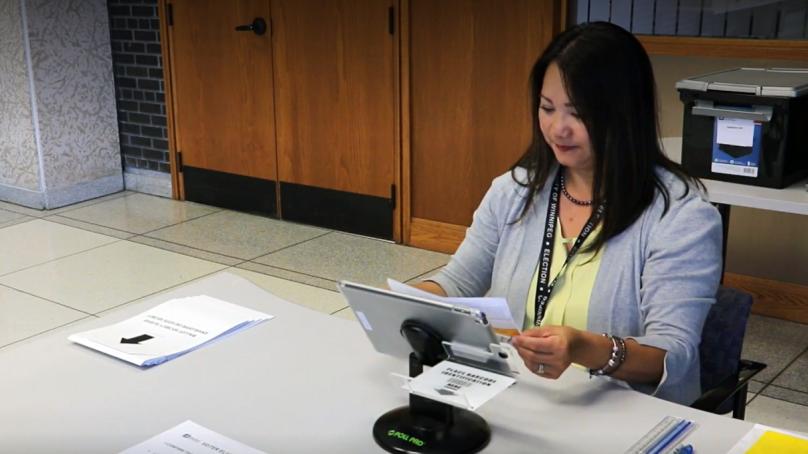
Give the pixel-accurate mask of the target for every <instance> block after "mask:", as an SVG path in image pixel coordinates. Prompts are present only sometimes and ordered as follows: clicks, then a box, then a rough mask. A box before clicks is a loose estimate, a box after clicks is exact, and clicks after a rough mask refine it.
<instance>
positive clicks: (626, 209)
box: [511, 22, 703, 250]
mask: <svg viewBox="0 0 808 454" xmlns="http://www.w3.org/2000/svg"><path fill="white" fill-rule="evenodd" d="M553 63H555V64H556V65H557V66H558V68H559V70H560V72H561V76H562V78H563V81H564V86H565V88H566V90H567V95H568V96H569V98H570V102H571V103H572V105H573V106H574V107H575V110H576V112H577V114H578V115H579V117H580V118H581V121H582V122H583V123H584V126H585V127H586V130H587V132H588V133H589V139H590V141H591V143H592V152H593V154H594V161H595V172H594V182H593V188H592V189H593V198H594V200H593V201H594V204H595V206H597V204H599V203H603V202H605V203H604V205H605V212H604V215H603V219H602V226H601V232H600V234H599V235H598V237H597V238H596V239H595V241H594V242H593V244H592V249H593V250H594V249H598V248H600V247H601V246H602V245H603V244H604V243H605V242H606V241H607V240H609V239H610V238H612V237H614V236H616V235H618V234H620V233H621V232H622V231H623V230H625V229H626V228H628V227H629V226H630V225H631V224H633V223H634V221H636V220H637V218H639V217H640V215H641V214H642V212H643V211H644V210H645V209H646V208H647V207H648V206H649V205H651V203H652V202H653V200H654V196H655V194H656V191H657V190H659V192H660V193H661V195H662V197H663V198H664V200H665V208H664V210H663V213H662V215H663V216H664V215H665V213H666V212H667V210H668V207H669V203H670V194H669V193H668V190H667V188H666V187H665V185H664V184H663V182H662V181H661V180H660V176H659V175H658V174H657V172H656V168H657V167H661V168H663V169H667V170H669V171H670V172H672V173H673V174H674V175H676V176H677V177H678V178H679V179H681V180H682V181H683V182H685V192H684V193H683V194H682V197H684V196H685V195H687V191H688V188H689V185H688V183H692V184H696V185H698V186H699V187H701V188H702V189H703V186H701V183H700V182H699V181H698V180H696V179H694V178H692V177H690V176H689V175H687V173H686V172H685V171H684V169H682V167H681V166H680V165H679V164H677V163H675V162H673V161H671V160H670V159H668V158H667V157H666V156H665V155H664V154H663V152H662V149H661V147H660V144H659V134H658V131H659V123H658V120H657V100H656V84H655V82H654V73H653V70H652V68H651V61H650V60H649V59H648V54H647V53H646V52H645V50H644V49H643V47H642V44H640V42H639V41H638V40H637V38H635V37H634V35H632V34H631V33H629V32H627V31H625V30H623V29H622V28H620V27H618V26H617V25H613V24H610V23H608V22H592V23H588V24H581V25H577V26H575V27H572V28H570V29H568V30H566V31H564V32H563V33H561V34H559V35H558V36H556V37H555V38H553V40H552V42H550V44H549V45H548V46H547V49H545V51H544V53H543V54H542V55H541V56H540V57H539V59H538V60H537V61H536V63H535V64H534V65H533V70H532V71H531V74H530V88H531V90H530V96H531V106H532V120H533V140H532V143H531V144H530V146H529V147H528V149H527V151H525V153H524V154H523V155H522V157H521V158H520V159H519V160H518V161H517V162H516V163H515V164H514V165H513V166H512V167H511V175H512V177H513V178H514V180H515V181H516V182H517V183H519V184H520V185H522V186H524V187H528V188H529V191H528V195H527V197H526V198H525V206H524V208H523V210H522V212H521V215H520V218H521V217H524V216H525V214H526V213H527V211H528V209H529V208H530V206H531V204H532V202H533V199H534V197H535V195H536V194H537V193H538V192H539V191H540V190H541V188H542V187H543V186H544V184H545V182H547V180H548V179H549V178H550V172H551V171H552V169H553V168H554V166H555V164H557V161H556V159H555V155H554V154H553V151H552V149H550V147H549V145H548V144H547V142H545V140H544V137H543V135H542V133H541V130H540V129H539V119H538V112H539V97H540V95H541V89H542V83H543V82H544V74H545V72H547V68H548V67H549V66H550V65H551V64H553ZM518 167H524V168H526V169H527V171H528V172H527V175H528V177H527V181H520V179H519V178H517V176H516V174H515V171H516V169H517V168H518Z"/></svg>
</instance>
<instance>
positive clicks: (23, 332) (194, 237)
mask: <svg viewBox="0 0 808 454" xmlns="http://www.w3.org/2000/svg"><path fill="white" fill-rule="evenodd" d="M0 257H2V260H0V349H3V348H9V346H11V345H13V344H14V343H16V342H20V341H22V340H25V339H30V338H33V337H35V336H38V335H42V334H44V333H47V332H48V331H49V330H52V329H54V328H56V327H59V326H62V325H65V324H68V323H72V322H74V321H77V320H80V319H83V318H88V317H99V316H101V315H103V313H104V312H105V311H108V310H111V309H114V308H116V307H119V306H121V305H124V304H128V303H132V302H134V301H136V300H139V299H141V298H143V297H146V296H149V295H151V294H154V293H157V292H160V291H162V290H165V289H168V288H171V287H174V286H178V285H181V284H184V283H186V282H189V281H191V280H194V279H197V278H200V277H203V276H206V275H209V274H212V273H215V272H218V271H220V270H223V269H229V270H230V271H233V272H235V273H238V274H240V275H242V276H244V277H246V278H248V279H250V280H252V281H253V282H255V283H256V284H258V285H260V286H262V287H264V288H266V289H268V290H269V291H271V292H273V293H275V294H276V295H278V296H280V297H282V298H285V299H287V300H289V301H292V302H294V303H297V304H301V305H304V306H307V307H310V308H312V309H314V310H317V311H320V312H325V313H328V314H333V315H335V316H337V317H344V318H349V319H352V318H353V314H352V313H351V312H350V310H349V309H347V306H346V304H345V301H344V300H343V299H342V297H341V296H340V295H339V293H337V292H336V289H335V285H336V280H337V279H349V280H353V281H358V282H363V283H368V284H371V285H380V284H382V282H383V280H384V279H385V278H386V277H393V278H395V279H398V280H401V281H410V280H413V279H416V278H419V277H422V276H424V275H428V274H429V273H431V272H434V271H435V270H436V269H438V268H439V267H441V266H443V265H444V264H445V263H446V262H447V260H448V258H449V257H448V256H447V255H445V254H440V253H435V252H430V251H424V250H419V249H414V248H410V247H406V246H400V245H395V244H392V243H389V242H386V241H380V240H374V239H369V238H365V237H360V236H355V235H349V234H345V233H341V232H335V231H331V230H326V229H322V228H317V227H311V226H304V225H299V224H293V223H288V222H281V221H278V220H274V219H268V218H264V217H259V216H253V215H249V214H244V213H237V212H233V211H229V210H223V209H220V208H215V207H209V206H205V205H199V204H195V203H187V202H178V201H174V200H168V199H164V198H160V197H153V196H149V195H145V194H139V193H134V192H121V193H118V194H113V195H111V196H108V197H103V198H100V199H96V200H91V201H88V202H84V203H81V204H78V205H74V206H70V207H65V208H61V209H59V210H52V211H37V210H31V209H27V208H23V207H19V206H16V205H12V204H8V203H3V202H0ZM744 357H745V358H748V359H752V360H757V361H761V362H764V363H766V364H768V365H769V367H768V368H767V369H766V370H765V371H763V372H762V373H761V374H759V375H758V376H757V377H756V378H755V379H754V380H753V382H752V385H751V386H750V393H749V396H748V399H749V405H748V407H747V418H746V419H747V420H749V421H754V422H759V423H763V424H769V425H773V426H777V427H782V428H787V429H792V430H799V431H803V432H808V379H806V378H805V377H806V376H808V325H802V324H798V323H792V322H786V321H782V320H776V319H771V318H766V317H759V316H754V315H753V316H752V318H751V319H750V322H749V326H748V329H747V335H746V343H745V345H744Z"/></svg>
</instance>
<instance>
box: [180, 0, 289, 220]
mask: <svg viewBox="0 0 808 454" xmlns="http://www.w3.org/2000/svg"><path fill="white" fill-rule="evenodd" d="M168 9H169V17H170V19H169V24H168V32H169V52H170V54H169V55H170V59H171V62H170V63H171V77H172V80H171V82H172V83H171V85H172V92H173V96H172V97H173V105H172V107H173V117H174V125H175V137H176V146H175V149H176V150H177V151H178V152H179V153H180V154H181V158H182V167H181V172H182V175H181V176H182V181H183V195H184V198H185V199H187V200H194V201H199V202H204V203H210V204H214V205H223V206H227V207H231V208H237V209H247V210H255V211H261V212H265V213H269V214H275V211H276V209H275V208H276V200H275V198H276V188H275V186H276V181H277V165H276V154H275V126H274V112H273V91H272V45H271V38H270V36H271V31H270V30H267V32H266V33H264V34H256V33H255V32H254V31H250V30H246V31H236V27H237V26H239V25H244V24H251V23H253V21H254V19H256V18H260V19H263V20H264V21H265V22H266V23H267V25H269V23H270V10H269V0H226V1H222V0H171V1H170V2H169V3H168Z"/></svg>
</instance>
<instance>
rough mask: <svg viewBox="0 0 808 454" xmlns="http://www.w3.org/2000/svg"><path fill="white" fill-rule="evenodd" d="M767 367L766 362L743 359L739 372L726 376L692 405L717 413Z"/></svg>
mask: <svg viewBox="0 0 808 454" xmlns="http://www.w3.org/2000/svg"><path fill="white" fill-rule="evenodd" d="M765 368H766V364H763V363H759V362H757V361H750V360H746V359H742V360H740V361H739V362H738V374H737V375H731V376H729V377H727V378H725V379H724V380H723V381H722V382H721V383H720V384H718V386H716V387H715V388H713V389H708V390H706V391H705V392H704V393H703V394H702V395H701V397H699V398H698V399H696V401H695V402H693V404H691V405H690V406H691V407H692V408H695V409H697V410H704V411H709V412H711V413H715V412H716V410H718V409H719V408H721V407H722V406H723V405H724V404H725V403H726V402H727V401H729V400H730V399H732V398H733V397H735V395H736V394H737V393H738V392H739V391H741V390H743V389H746V386H747V384H748V382H749V380H751V379H752V377H754V376H755V375H757V374H758V373H759V372H760V371H762V370H763V369H765Z"/></svg>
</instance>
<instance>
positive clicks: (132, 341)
mask: <svg viewBox="0 0 808 454" xmlns="http://www.w3.org/2000/svg"><path fill="white" fill-rule="evenodd" d="M149 339H154V337H153V336H149V335H148V334H141V335H140V336H137V337H130V338H129V339H127V338H125V337H122V338H121V343H122V344H140V343H141V342H143V341H147V340H149Z"/></svg>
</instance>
